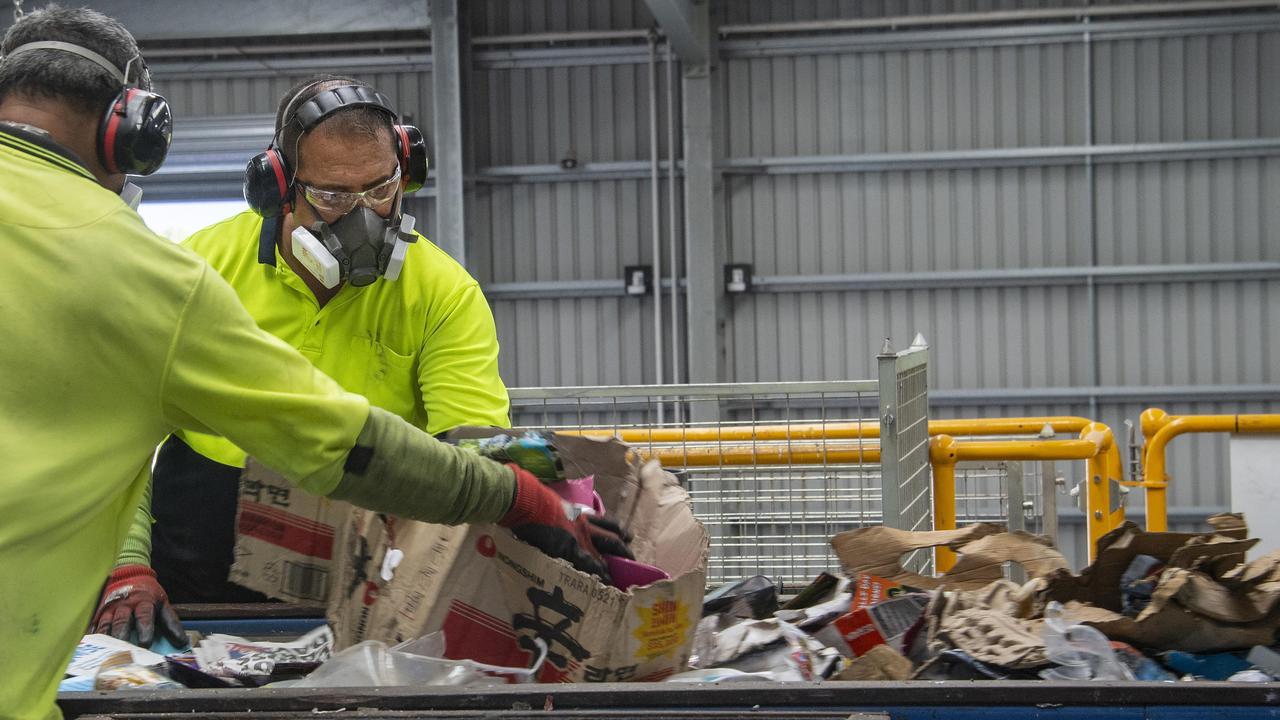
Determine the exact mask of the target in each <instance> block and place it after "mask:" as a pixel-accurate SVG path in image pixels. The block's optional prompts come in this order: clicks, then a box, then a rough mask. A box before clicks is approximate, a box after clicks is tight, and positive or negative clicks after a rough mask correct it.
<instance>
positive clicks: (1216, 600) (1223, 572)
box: [1037, 515, 1280, 652]
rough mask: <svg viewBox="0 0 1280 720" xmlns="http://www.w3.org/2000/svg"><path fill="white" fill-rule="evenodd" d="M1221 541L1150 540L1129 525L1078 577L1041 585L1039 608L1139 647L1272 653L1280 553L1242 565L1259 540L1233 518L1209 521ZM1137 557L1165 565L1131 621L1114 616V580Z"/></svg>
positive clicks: (1278, 613) (1278, 617)
mask: <svg viewBox="0 0 1280 720" xmlns="http://www.w3.org/2000/svg"><path fill="white" fill-rule="evenodd" d="M1210 524H1211V525H1212V526H1214V527H1216V528H1223V529H1224V530H1225V531H1226V533H1227V534H1220V533H1199V534H1192V533H1149V532H1144V531H1142V530H1139V529H1138V528H1137V526H1135V525H1133V524H1132V523H1126V524H1125V525H1123V526H1121V527H1119V528H1117V529H1116V530H1113V531H1112V532H1110V533H1108V534H1107V535H1105V536H1104V537H1103V538H1102V539H1101V540H1100V541H1099V548H1100V549H1099V552H1098V559H1097V561H1095V562H1094V564H1093V565H1091V566H1089V567H1088V568H1085V570H1084V571H1083V572H1081V573H1080V575H1078V576H1077V575H1071V574H1070V573H1068V572H1065V571H1063V572H1059V573H1054V574H1052V575H1050V576H1049V577H1047V578H1044V580H1043V582H1044V588H1043V590H1042V591H1041V592H1040V593H1039V598H1038V600H1037V603H1038V604H1039V605H1040V606H1041V607H1043V605H1044V604H1047V603H1048V602H1049V601H1050V600H1058V601H1060V602H1062V603H1063V604H1064V605H1065V607H1066V609H1067V613H1068V615H1069V616H1070V617H1071V618H1072V620H1074V621H1076V622H1079V623H1082V624H1085V625H1090V626H1093V627H1095V628H1097V629H1098V630H1101V631H1102V632H1103V633H1104V634H1105V635H1106V636H1107V637H1108V638H1111V639H1112V640H1121V641H1124V642H1128V643H1130V644H1132V645H1135V646H1138V647H1146V648H1155V649H1160V650H1185V651H1188V652H1213V651H1218V650H1231V649H1240V648H1247V647H1251V646H1253V645H1271V644H1273V643H1274V642H1275V640H1276V633H1277V630H1280V553H1272V554H1269V555H1266V556H1264V557H1261V558H1258V559H1257V560H1254V561H1253V562H1250V563H1247V564H1241V561H1242V560H1243V558H1244V552H1245V551H1246V550H1248V549H1249V548H1250V547H1252V546H1253V545H1254V544H1255V543H1256V542H1257V540H1244V539H1241V537H1240V535H1241V534H1244V533H1247V528H1246V527H1245V525H1244V521H1243V518H1242V517H1240V516H1239V515H1228V516H1215V518H1211V519H1210ZM1137 555H1150V556H1152V557H1155V558H1157V559H1159V560H1161V561H1164V562H1165V563H1166V567H1165V569H1164V571H1163V572H1162V573H1161V574H1160V577H1159V580H1158V582H1157V584H1156V588H1155V591H1154V593H1153V594H1152V597H1151V602H1150V604H1149V605H1147V606H1146V607H1145V608H1144V609H1143V610H1142V611H1141V612H1140V613H1138V615H1137V616H1136V617H1129V616H1127V615H1124V614H1122V613H1121V612H1119V610H1120V608H1121V599H1120V576H1121V574H1122V573H1123V572H1124V570H1125V569H1126V568H1127V567H1128V565H1129V563H1131V562H1132V561H1133V558H1134V557H1136V556H1137Z"/></svg>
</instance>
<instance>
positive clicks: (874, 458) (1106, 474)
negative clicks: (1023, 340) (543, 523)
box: [561, 416, 1124, 571]
mask: <svg viewBox="0 0 1280 720" xmlns="http://www.w3.org/2000/svg"><path fill="white" fill-rule="evenodd" d="M1046 426H1048V427H1050V428H1052V429H1053V431H1054V432H1055V433H1078V437H1077V438H1076V439H1063V440H1046V439H1014V440H1010V439H1000V440H969V439H958V438H957V436H961V437H965V438H971V437H982V436H1011V435H1012V436H1016V435H1038V434H1040V433H1041V432H1043V431H1044V428H1045V427H1046ZM561 432H564V433H568V434H576V435H585V436H591V437H618V438H619V439H621V440H623V441H625V442H628V443H631V444H632V445H633V446H635V448H636V450H637V451H638V452H639V453H640V454H641V455H643V456H645V457H648V458H652V459H656V460H658V461H660V462H661V463H662V464H663V465H665V466H668V467H676V468H706V467H721V466H723V467H734V466H737V467H741V466H752V465H759V466H777V465H821V464H828V463H830V464H836V463H858V464H862V463H879V462H880V447H879V444H878V442H875V441H876V440H877V439H878V438H879V437H880V426H879V424H878V423H877V422H875V421H869V422H857V421H854V422H831V423H805V424H762V425H730V426H712V427H631V428H618V429H608V428H590V429H582V430H568V431H561ZM929 434H930V435H931V436H932V439H931V442H930V461H931V463H932V466H933V477H934V481H933V482H934V487H933V503H934V505H933V512H934V526H935V527H936V528H937V529H939V530H944V529H952V528H954V527H955V526H956V502H957V500H956V463H958V462H965V461H976V462H981V461H1019V460H1021V461H1043V460H1084V461H1086V464H1087V466H1088V473H1089V479H1088V482H1087V485H1088V492H1087V493H1086V512H1087V518H1088V533H1089V558H1090V560H1092V558H1093V554H1094V550H1095V547H1096V543H1097V540H1098V538H1100V537H1102V535H1104V534H1106V532H1107V531H1109V530H1111V529H1112V528H1114V527H1117V526H1118V525H1119V524H1120V523H1121V522H1123V520H1124V508H1123V506H1122V505H1121V504H1119V503H1114V504H1113V503H1112V502H1111V492H1112V483H1113V482H1115V483H1121V482H1122V481H1123V480H1124V478H1123V464H1122V461H1121V459H1120V450H1119V447H1118V446H1117V444H1116V441H1115V436H1114V434H1113V433H1112V431H1111V429H1110V428H1108V427H1107V426H1106V425H1103V424H1101V423H1096V422H1093V421H1091V420H1089V419H1088V418H1082V417H1074V416H1045V417H1017V418H972V419H954V420H931V421H930V422H929ZM868 441H871V442H868ZM646 446H647V447H646ZM1113 505H1114V507H1113ZM954 563H955V553H954V552H952V551H951V550H949V549H946V548H939V549H938V551H937V555H936V567H937V568H938V570H939V571H945V570H947V569H949V568H950V567H952V565H954Z"/></svg>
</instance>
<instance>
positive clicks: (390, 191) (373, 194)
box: [298, 165, 400, 215]
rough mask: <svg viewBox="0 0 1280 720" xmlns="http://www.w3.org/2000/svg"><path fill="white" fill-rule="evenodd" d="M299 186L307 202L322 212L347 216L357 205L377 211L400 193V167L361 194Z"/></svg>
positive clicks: (303, 184)
mask: <svg viewBox="0 0 1280 720" xmlns="http://www.w3.org/2000/svg"><path fill="white" fill-rule="evenodd" d="M298 185H299V186H300V187H301V188H302V194H303V196H305V197H306V198H307V202H309V203H311V205H312V207H314V208H315V209H317V210H320V211H322V212H327V213H335V214H338V215H346V214H347V213H349V212H351V211H352V210H353V209H355V206H356V203H359V204H361V205H364V206H365V207H367V208H369V209H370V210H377V209H378V208H380V207H382V206H383V205H386V204H387V203H389V202H391V201H392V200H394V199H395V197H396V193H397V192H399V190H400V166H399V165H397V166H396V171H395V173H394V174H393V175H392V176H391V177H389V178H387V179H386V180H385V181H383V182H381V183H378V184H377V185H375V186H373V187H371V188H369V189H368V190H362V191H360V192H347V191H345V190H321V189H320V188H314V187H311V186H310V185H307V184H306V183H304V182H299V183H298Z"/></svg>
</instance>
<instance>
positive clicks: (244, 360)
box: [162, 266, 604, 574]
mask: <svg viewBox="0 0 1280 720" xmlns="http://www.w3.org/2000/svg"><path fill="white" fill-rule="evenodd" d="M181 325H182V327H181V328H180V330H179V332H178V333H177V335H176V336H175V339H174V343H173V347H172V350H171V353H170V359H169V362H168V370H167V373H166V379H165V385H164V387H163V397H162V404H163V407H164V409H165V411H166V414H167V417H168V418H169V419H170V421H171V422H172V423H173V424H174V425H175V426H176V427H182V428H187V429H191V430H197V431H201V432H209V433H213V434H217V435H222V436H223V437H226V438H227V439H228V440H231V441H232V442H234V443H235V444H236V445H237V446H239V447H240V448H242V449H244V450H245V452H247V453H248V454H249V455H250V456H252V457H254V458H256V459H258V460H259V461H261V462H262V464H264V465H266V466H267V467H269V468H271V469H272V470H275V471H276V472H278V473H280V474H281V475H283V476H284V477H285V478H287V479H289V480H290V481H292V482H294V483H296V484H297V485H299V486H300V487H301V488H302V489H304V490H307V491H309V492H312V493H315V494H318V495H328V496H331V497H334V498H337V499H344V500H349V501H351V502H352V503H354V504H356V505H359V506H361V507H366V508H370V509H373V510H378V511H385V512H391V513H394V514H396V515H398V516H401V517H405V518H408V519H411V520H423V521H426V522H433V523H445V524H458V523H470V522H482V523H483V522H498V523H499V524H502V525H505V526H507V527H510V528H512V529H513V530H515V531H516V534H517V535H521V536H522V537H525V538H526V540H527V541H529V542H531V543H532V544H535V545H538V546H539V547H541V548H542V549H543V550H544V551H546V552H548V553H550V554H553V555H559V556H561V557H565V558H566V559H568V560H570V561H571V562H573V563H574V565H576V566H578V567H579V568H580V569H583V570H586V571H589V572H597V573H599V574H604V569H603V564H602V563H601V562H600V561H599V558H598V555H595V556H594V557H593V553H594V550H593V547H592V543H591V541H590V540H589V539H587V538H588V534H587V531H586V530H585V529H575V526H571V524H570V523H569V522H568V520H567V519H566V518H565V513H564V509H563V507H562V505H561V504H560V500H559V498H558V497H557V496H556V495H555V493H554V492H552V491H551V490H549V489H548V488H546V486H544V485H542V484H541V483H540V482H538V481H537V479H536V478H533V476H531V475H529V474H528V473H525V472H523V471H519V470H513V469H512V468H508V467H504V466H502V465H499V464H497V463H495V462H493V461H491V460H488V459H486V458H482V457H480V456H478V455H475V454H473V453H470V452H467V451H465V450H462V449H459V448H457V447H454V446H452V445H448V444H446V443H442V442H440V441H438V440H436V439H435V438H433V437H431V436H430V435H427V434H426V433H424V432H422V431H421V430H419V429H418V428H415V427H413V426H412V425H410V424H409V423H407V422H405V421H404V420H403V419H401V418H399V417H398V416H396V415H394V414H392V413H389V412H386V411H384V410H381V409H378V408H371V407H370V405H369V402H368V401H367V400H365V399H364V398H363V397H361V396H359V395H354V394H351V393H348V392H346V391H344V390H342V388H340V387H339V386H338V384H337V383H335V382H334V381H333V380H331V379H330V378H329V377H328V376H326V375H324V374H323V373H321V372H320V371H319V370H317V369H316V368H315V367H314V366H313V365H312V364H311V363H310V362H308V361H307V360H306V359H305V358H303V357H302V355H300V354H298V352H297V351H296V350H294V349H293V348H291V347H289V346H288V345H287V344H285V343H284V342H283V341H281V340H279V339H278V338H276V337H274V336H272V335H270V334H268V333H266V332H264V331H262V330H261V329H259V328H258V326H257V324H256V323H255V322H254V321H253V319H252V318H251V317H250V316H249V314H248V313H247V312H246V311H245V310H244V308H243V307H241V305H240V302H239V299H238V298H237V297H236V295H235V292H234V291H233V290H232V289H231V287H230V286H229V285H227V284H226V282H225V281H223V279H222V278H221V277H219V276H218V275H217V274H216V273H215V272H214V271H213V270H212V269H210V268H208V267H207V266H206V267H205V270H204V273H203V276H202V277H201V279H200V282H199V283H197V287H196V288H195V290H193V293H192V297H191V298H190V300H189V301H188V303H187V308H186V309H185V311H184V313H183V320H182V323H181ZM534 527H537V528H551V529H552V530H554V531H555V532H554V533H553V534H555V535H557V537H558V540H557V541H556V543H544V542H542V541H541V540H540V539H539V537H540V536H539V535H537V534H536V533H535V534H533V535H530V534H529V533H528V532H527V531H528V529H529V528H534ZM522 533H523V534H522ZM565 535H569V536H571V537H573V538H577V539H578V540H579V541H584V540H585V542H581V547H579V546H578V543H574V542H570V543H569V544H564V543H563V542H562V541H563V539H564V538H563V536H565Z"/></svg>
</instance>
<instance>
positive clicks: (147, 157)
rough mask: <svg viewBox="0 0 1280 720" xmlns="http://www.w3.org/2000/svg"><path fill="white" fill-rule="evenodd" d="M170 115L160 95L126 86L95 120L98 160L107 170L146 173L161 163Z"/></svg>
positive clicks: (170, 130)
mask: <svg viewBox="0 0 1280 720" xmlns="http://www.w3.org/2000/svg"><path fill="white" fill-rule="evenodd" d="M172 139H173V115H172V114H171V113H170V111H169V103H168V102H167V101H166V100H165V99H164V98H163V97H161V96H159V95H157V94H155V93H153V92H148V91H146V90H140V89H138V88H135V87H126V88H124V89H123V90H121V91H120V94H119V95H117V96H116V98H115V99H114V100H113V101H112V102H111V105H110V106H109V107H108V108H107V114H106V115H105V116H104V117H103V118H102V122H101V123H99V124H98V160H100V161H101V162H102V166H103V167H104V168H106V170H107V172H110V173H124V174H126V175H150V174H151V173H153V172H155V171H156V170H159V169H160V166H161V165H162V164H164V159H165V156H167V155H168V154H169V142H170V141H171V140H172Z"/></svg>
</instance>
